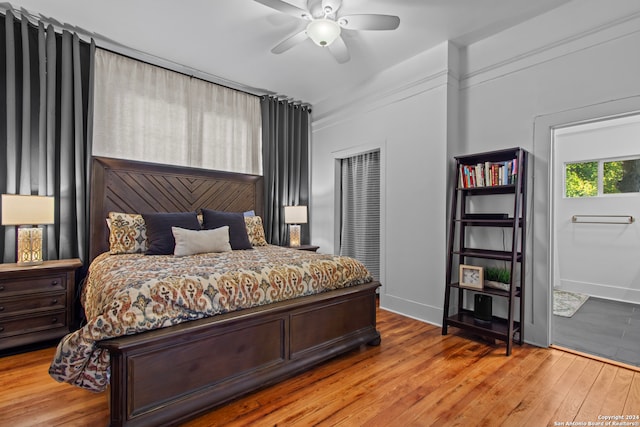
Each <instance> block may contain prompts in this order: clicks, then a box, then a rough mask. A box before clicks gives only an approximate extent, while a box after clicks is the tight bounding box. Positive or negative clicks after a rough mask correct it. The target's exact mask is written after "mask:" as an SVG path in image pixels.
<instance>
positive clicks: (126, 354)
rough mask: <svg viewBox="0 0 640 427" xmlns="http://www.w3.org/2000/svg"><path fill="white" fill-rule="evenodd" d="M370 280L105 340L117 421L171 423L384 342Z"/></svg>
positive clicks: (113, 420)
mask: <svg viewBox="0 0 640 427" xmlns="http://www.w3.org/2000/svg"><path fill="white" fill-rule="evenodd" d="M379 285H380V284H379V283H378V282H371V283H367V284H363V285H359V286H354V287H351V288H346V289H340V290H336V291H332V292H327V293H323V294H319V295H312V296H308V297H303V298H297V299H294V300H291V301H284V302H280V303H276V304H272V305H268V306H263V307H258V308H254V309H249V310H243V311H239V312H235V313H228V314H225V315H221V316H216V317H212V318H207V319H202V320H197V321H193V322H188V323H184V324H181V325H177V326H173V327H169V328H165V329H160V330H155V331H150V332H145V333H142V334H138V335H132V336H127V337H122V338H115V339H111V340H106V341H102V342H100V343H99V345H100V346H101V347H102V348H106V349H108V350H109V353H110V355H111V386H110V406H111V425H112V426H124V425H127V426H129V425H132V426H133V425H136V426H138V425H171V424H178V423H180V422H183V421H185V420H187V419H189V418H193V417H195V416H197V415H198V414H201V413H203V412H205V411H207V410H210V409H211V408H213V407H215V406H218V405H221V404H223V403H225V402H228V401H230V400H232V399H234V398H237V397H239V396H242V395H244V394H247V393H248V392H251V391H254V390H257V389H259V388H263V387H266V386H268V385H271V384H274V383H276V382H278V381H281V380H283V379H285V378H287V377H290V376H292V375H295V374H296V373H299V372H302V371H303V370H306V369H308V368H310V367H311V366H313V365H316V364H318V363H320V362H322V361H324V360H327V359H329V358H331V357H334V356H337V355H339V354H341V353H344V352H346V351H349V350H352V349H354V348H357V347H359V346H361V345H362V344H371V345H378V344H379V343H380V334H379V332H378V331H377V330H376V288H377V287H378V286H379Z"/></svg>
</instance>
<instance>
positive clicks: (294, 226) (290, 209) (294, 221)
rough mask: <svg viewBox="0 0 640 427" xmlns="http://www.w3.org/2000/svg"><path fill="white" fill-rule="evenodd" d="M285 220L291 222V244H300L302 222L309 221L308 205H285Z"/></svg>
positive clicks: (286, 222) (295, 245) (287, 222)
mask: <svg viewBox="0 0 640 427" xmlns="http://www.w3.org/2000/svg"><path fill="white" fill-rule="evenodd" d="M284 222H285V224H289V246H293V247H298V246H300V224H306V223H307V207H306V206H285V207H284Z"/></svg>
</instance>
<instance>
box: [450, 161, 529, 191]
mask: <svg viewBox="0 0 640 427" xmlns="http://www.w3.org/2000/svg"><path fill="white" fill-rule="evenodd" d="M517 179H518V159H513V160H509V161H505V162H484V163H478V164H475V165H460V173H459V179H458V187H460V188H475V187H495V186H497V185H510V184H515V183H516V181H517Z"/></svg>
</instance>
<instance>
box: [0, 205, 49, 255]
mask: <svg viewBox="0 0 640 427" xmlns="http://www.w3.org/2000/svg"><path fill="white" fill-rule="evenodd" d="M0 208H1V209H2V220H1V222H2V225H15V226H18V228H17V230H16V234H17V236H18V238H17V257H16V262H17V263H18V264H20V265H36V264H42V254H43V247H42V246H43V245H42V228H41V227H38V226H39V225H44V224H53V220H54V205H53V197H48V196H27V195H20V194H3V195H2V205H1V207H0Z"/></svg>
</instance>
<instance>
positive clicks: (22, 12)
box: [0, 2, 278, 96]
mask: <svg viewBox="0 0 640 427" xmlns="http://www.w3.org/2000/svg"><path fill="white" fill-rule="evenodd" d="M0 10H2V11H3V12H7V11H9V12H11V13H13V14H14V15H17V16H20V17H21V18H23V19H27V20H28V21H29V22H31V23H33V24H36V25H37V23H38V22H42V23H43V24H45V25H51V26H53V28H55V29H57V30H66V31H71V32H73V33H75V34H77V35H78V37H80V38H81V39H84V41H91V39H93V40H94V42H95V44H96V46H97V47H100V48H102V49H105V50H108V51H110V52H113V53H117V54H119V55H124V56H127V57H129V58H131V59H135V60H137V61H141V62H145V63H147V64H150V65H155V66H158V67H161V68H165V69H167V70H170V71H175V72H177V73H181V74H185V75H188V76H191V77H195V78H198V79H200V80H204V81H207V82H210V83H215V84H217V85H220V86H225V87H227V88H229V89H234V90H238V91H240V92H245V93H247V94H249V95H255V96H264V95H270V96H278V95H277V94H276V93H275V92H272V91H268V90H265V89H258V88H254V87H251V86H246V85H243V84H241V83H238V82H235V81H232V80H228V79H225V78H222V77H218V76H215V75H213V74H210V73H207V72H204V71H201V70H197V69H195V68H192V67H188V66H186V65H182V64H179V63H177V62H173V61H170V60H168V59H164V58H161V57H158V56H155V55H151V54H148V53H145V52H142V51H139V50H137V49H133V48H131V47H128V46H125V45H123V44H122V43H119V42H117V41H115V40H112V39H110V38H109V37H106V36H103V35H102V34H98V33H95V32H91V31H88V30H85V29H84V28H81V27H78V26H75V25H71V24H69V23H66V22H65V23H61V22H60V21H58V20H57V19H55V18H51V17H48V16H44V15H42V14H41V13H38V14H36V13H32V12H30V11H28V10H27V9H25V8H22V7H21V8H20V9H19V10H18V9H15V8H14V7H13V6H12V5H11V3H7V2H2V3H0ZM34 21H35V22H34Z"/></svg>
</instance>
